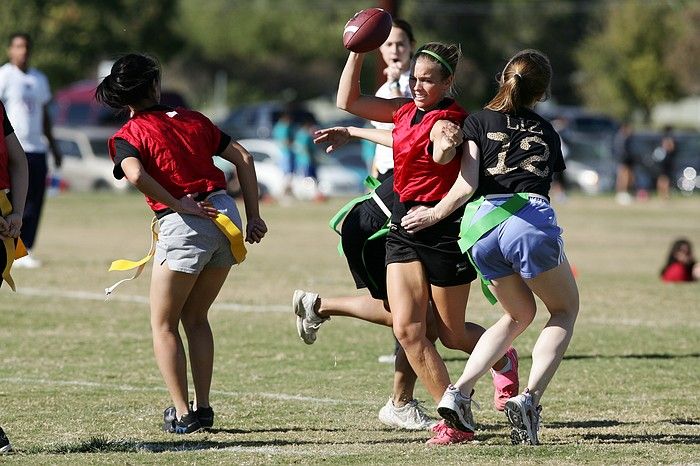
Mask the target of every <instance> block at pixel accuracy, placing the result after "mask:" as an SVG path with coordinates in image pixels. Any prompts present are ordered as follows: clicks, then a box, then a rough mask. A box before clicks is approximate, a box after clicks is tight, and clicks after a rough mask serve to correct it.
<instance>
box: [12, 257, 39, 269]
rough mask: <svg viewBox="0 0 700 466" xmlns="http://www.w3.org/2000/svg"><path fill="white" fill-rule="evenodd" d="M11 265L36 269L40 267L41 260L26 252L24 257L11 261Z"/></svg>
mask: <svg viewBox="0 0 700 466" xmlns="http://www.w3.org/2000/svg"><path fill="white" fill-rule="evenodd" d="M12 267H17V268H20V269H38V268H39V267H41V261H40V260H39V259H35V258H34V256H32V255H30V254H27V255H26V256H24V257H20V258H19V259H15V260H14V262H12Z"/></svg>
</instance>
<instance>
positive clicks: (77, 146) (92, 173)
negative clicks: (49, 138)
mask: <svg viewBox="0 0 700 466" xmlns="http://www.w3.org/2000/svg"><path fill="white" fill-rule="evenodd" d="M114 132H115V129H114V128H101V127H82V128H67V127H61V126H55V127H54V128H53V135H54V139H55V140H56V144H57V145H58V147H59V149H60V150H61V153H62V154H63V162H62V164H61V168H59V169H56V168H55V167H54V166H53V164H52V165H50V169H51V173H52V176H53V177H58V178H60V179H61V181H63V182H65V183H66V184H67V185H68V189H69V190H73V191H90V190H110V189H111V190H116V191H125V190H127V189H128V188H129V182H128V181H127V180H126V179H125V178H122V179H121V180H117V179H116V178H114V175H112V169H113V168H114V164H113V163H112V160H111V159H110V158H109V153H108V150H107V140H108V139H109V138H110V137H111V136H112V135H113V134H114ZM49 159H50V161H51V162H53V157H49Z"/></svg>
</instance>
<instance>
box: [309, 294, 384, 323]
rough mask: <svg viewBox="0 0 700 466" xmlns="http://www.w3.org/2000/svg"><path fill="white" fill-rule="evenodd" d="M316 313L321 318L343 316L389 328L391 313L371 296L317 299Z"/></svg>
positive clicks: (381, 302) (382, 303)
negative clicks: (318, 303)
mask: <svg viewBox="0 0 700 466" xmlns="http://www.w3.org/2000/svg"><path fill="white" fill-rule="evenodd" d="M319 300H320V301H321V305H320V307H319V309H318V311H317V313H318V315H320V316H321V317H330V316H345V317H354V318H356V319H361V320H365V321H367V322H372V323H373V324H379V325H385V326H387V327H391V324H392V318H391V313H390V312H389V311H388V310H387V308H386V304H385V302H384V301H382V300H380V299H374V298H373V297H372V296H368V295H365V296H345V297H341V298H319Z"/></svg>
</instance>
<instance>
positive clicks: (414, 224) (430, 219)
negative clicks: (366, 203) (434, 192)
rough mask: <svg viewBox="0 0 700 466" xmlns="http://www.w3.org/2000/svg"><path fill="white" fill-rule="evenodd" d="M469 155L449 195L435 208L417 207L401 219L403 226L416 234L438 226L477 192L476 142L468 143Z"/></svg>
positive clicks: (466, 156) (464, 160)
mask: <svg viewBox="0 0 700 466" xmlns="http://www.w3.org/2000/svg"><path fill="white" fill-rule="evenodd" d="M467 149H468V150H467V153H466V154H464V155H463V156H462V165H461V168H460V172H459V176H458V177H457V180H455V183H454V184H453V185H452V187H451V188H450V190H449V192H448V193H447V195H446V196H445V197H444V198H442V200H441V201H440V202H438V203H437V204H436V205H435V206H434V207H427V206H416V207H413V208H411V210H409V212H408V213H407V214H406V215H405V216H404V217H403V218H402V219H401V226H402V227H404V228H405V229H406V231H408V232H409V233H415V232H417V231H420V230H422V229H424V228H427V227H429V226H431V225H434V224H436V223H437V222H439V221H440V220H442V219H444V218H445V217H447V216H448V215H450V214H451V213H452V212H454V211H455V210H457V208H458V207H460V206H461V205H462V204H464V203H465V202H467V201H468V200H469V198H470V197H471V196H472V195H473V194H474V191H476V187H477V183H478V182H479V148H478V147H477V145H476V143H474V141H468V142H467Z"/></svg>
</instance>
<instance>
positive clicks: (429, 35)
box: [0, 0, 700, 118]
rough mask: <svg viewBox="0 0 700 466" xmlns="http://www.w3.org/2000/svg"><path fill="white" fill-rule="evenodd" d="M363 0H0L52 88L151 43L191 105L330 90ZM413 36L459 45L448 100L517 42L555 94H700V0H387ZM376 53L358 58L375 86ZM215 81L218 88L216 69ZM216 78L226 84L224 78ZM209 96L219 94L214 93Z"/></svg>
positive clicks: (604, 105) (639, 97) (472, 96)
mask: <svg viewBox="0 0 700 466" xmlns="http://www.w3.org/2000/svg"><path fill="white" fill-rule="evenodd" d="M378 3H379V2H378V1H372V0H344V1H343V2H338V1H335V0H286V1H282V0H149V1H142V0H0V30H2V31H4V32H5V33H6V34H9V33H10V32H11V31H15V30H27V31H28V32H30V33H31V34H32V35H33V36H34V38H35V44H36V47H35V55H34V58H33V64H34V65H35V66H37V67H39V68H41V69H43V70H44V71H45V72H46V73H47V74H48V75H49V78H50V80H51V83H52V86H53V87H54V88H58V87H61V86H63V85H65V84H67V83H69V82H72V81H75V80H79V79H84V78H94V77H95V69H96V66H97V64H98V63H99V62H100V60H103V59H110V58H113V57H115V56H116V55H118V54H120V53H123V52H126V51H132V50H140V51H145V52H149V53H152V54H155V55H156V56H158V57H159V58H160V59H161V61H162V62H163V64H164V66H165V68H166V84H167V85H171V84H175V87H176V88H177V89H178V90H180V91H181V92H184V93H185V94H186V96H187V97H188V98H189V100H190V102H191V104H193V105H194V106H195V107H201V106H211V105H212V104H214V103H218V104H220V105H233V106H237V105H241V104H243V103H246V102H253V101H260V100H300V99H307V98H310V97H315V96H320V95H326V96H330V95H332V94H333V92H334V91H335V89H336V86H337V81H338V76H339V75H340V71H341V69H342V66H343V63H344V61H345V58H346V53H347V52H346V51H345V49H343V47H342V45H341V39H340V36H341V31H342V27H343V25H344V24H345V22H346V21H347V19H348V18H349V17H350V16H351V15H352V14H353V13H354V12H355V11H358V10H360V9H363V8H368V7H372V6H376V5H377V4H378ZM396 4H397V5H398V6H399V15H400V16H401V17H403V18H405V19H407V20H408V21H410V22H411V23H412V25H413V26H414V30H415V33H416V37H417V41H418V43H419V44H421V43H423V42H427V41H435V40H437V41H450V42H457V43H459V44H461V46H462V51H463V53H464V60H463V66H461V67H460V68H461V69H460V70H459V76H458V81H459V83H460V94H459V96H458V99H459V100H460V102H461V103H462V104H463V105H465V106H466V107H467V108H470V109H475V108H480V107H481V106H483V104H484V103H485V102H486V101H487V99H488V98H489V97H490V95H492V93H493V91H494V89H495V85H496V84H495V80H494V76H495V75H496V73H498V72H499V71H500V70H501V68H502V67H503V65H504V64H505V61H506V59H507V58H508V57H509V56H510V55H511V54H512V53H513V52H515V51H516V50H518V49H521V48H538V49H541V50H543V51H544V52H546V53H547V54H548V55H549V56H550V58H551V60H552V64H553V67H554V70H555V76H554V81H553V85H552V95H553V99H554V100H555V101H556V102H558V103H561V104H571V105H585V106H588V107H591V108H595V109H599V110H603V111H605V112H606V113H611V114H614V115H616V116H618V117H621V118H627V117H629V116H630V115H632V114H633V113H634V112H635V111H637V112H640V113H641V114H642V115H644V116H648V114H649V112H650V109H651V108H652V107H653V106H654V105H655V104H656V103H658V102H660V101H662V100H667V99H675V98H677V97H679V96H682V95H691V94H698V93H700V80H699V79H698V75H700V73H699V72H698V70H699V61H700V51H699V50H698V48H699V47H700V45H698V44H700V2H698V1H697V0H619V1H614V2H610V1H605V0H559V1H552V0H473V1H464V0H396ZM373 63H374V60H368V61H367V64H368V65H369V66H368V67H367V69H366V70H365V73H366V76H365V78H363V83H366V85H365V86H366V88H365V91H366V92H372V91H373V90H374V88H375V83H374V79H373V78H374V76H375V70H374V69H372V64H373ZM215 77H218V78H220V79H218V82H219V83H220V84H221V86H219V87H223V92H219V94H214V93H213V92H212V89H213V88H214V83H215V81H217V79H215ZM222 83H223V84H222ZM214 101H216V102H214Z"/></svg>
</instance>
